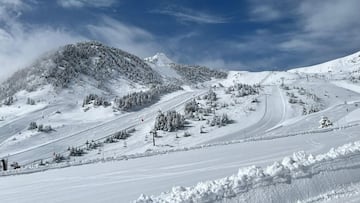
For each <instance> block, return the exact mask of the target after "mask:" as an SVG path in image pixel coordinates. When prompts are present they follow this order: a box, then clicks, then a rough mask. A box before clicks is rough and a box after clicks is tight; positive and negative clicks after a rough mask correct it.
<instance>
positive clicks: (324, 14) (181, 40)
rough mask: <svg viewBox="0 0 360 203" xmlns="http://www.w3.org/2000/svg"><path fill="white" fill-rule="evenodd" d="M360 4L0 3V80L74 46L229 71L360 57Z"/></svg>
mask: <svg viewBox="0 0 360 203" xmlns="http://www.w3.org/2000/svg"><path fill="white" fill-rule="evenodd" d="M359 8H360V1H359V0H325V1H324V0H302V1H294V0H226V1H220V0H218V1H216V0H0V79H1V78H4V77H7V76H8V75H9V74H11V73H13V72H14V71H15V70H17V69H19V68H23V67H26V66H28V65H29V64H31V62H32V61H34V60H35V59H36V58H38V57H39V56H41V55H42V54H44V53H46V52H48V51H51V50H55V49H57V48H58V47H59V46H63V45H65V44H69V43H76V42H80V41H87V40H96V41H100V42H102V43H104V44H106V45H109V46H112V47H116V48H120V49H123V50H125V51H128V52H130V53H133V54H135V55H137V56H139V57H148V56H152V55H154V54H156V53H157V52H163V53H165V54H166V55H167V56H168V57H169V58H171V59H172V60H173V61H175V62H178V63H183V64H199V65H206V66H209V67H213V68H222V69H232V70H250V71H260V70H286V69H289V68H293V67H301V66H308V65H312V64H316V63H320V62H324V61H327V60H331V59H334V58H338V57H342V56H346V55H349V54H352V53H354V52H357V51H360V34H359V33H360V20H358V19H360V12H359V11H358V9H359Z"/></svg>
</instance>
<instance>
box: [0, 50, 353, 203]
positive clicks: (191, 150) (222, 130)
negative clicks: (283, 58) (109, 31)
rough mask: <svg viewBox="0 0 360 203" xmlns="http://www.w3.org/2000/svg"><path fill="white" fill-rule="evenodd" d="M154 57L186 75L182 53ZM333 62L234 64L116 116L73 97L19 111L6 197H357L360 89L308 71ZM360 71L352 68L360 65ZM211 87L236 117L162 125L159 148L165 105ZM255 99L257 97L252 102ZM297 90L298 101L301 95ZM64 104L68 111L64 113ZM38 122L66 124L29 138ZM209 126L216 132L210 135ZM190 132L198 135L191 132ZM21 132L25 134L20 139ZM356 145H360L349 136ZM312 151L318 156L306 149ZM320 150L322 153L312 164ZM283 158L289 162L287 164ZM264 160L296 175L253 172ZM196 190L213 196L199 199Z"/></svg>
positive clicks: (179, 105) (2, 185) (3, 150)
mask: <svg viewBox="0 0 360 203" xmlns="http://www.w3.org/2000/svg"><path fill="white" fill-rule="evenodd" d="M351 57H355V55H354V56H351ZM351 57H350V58H351ZM348 58H349V57H348ZM348 58H346V61H348ZM343 60H345V59H342V60H341V61H343ZM349 60H350V59H349ZM346 61H345V62H339V61H337V62H336V61H335V62H331V65H332V66H334V68H333V69H331V70H332V71H333V73H337V72H336V71H338V72H339V74H340V72H341V71H344V70H345V68H346V67H348V63H347V62H346ZM147 62H148V63H149V64H150V66H151V67H153V68H154V69H156V70H157V71H161V70H164V71H166V72H164V74H163V75H165V76H167V77H171V78H178V75H177V74H175V72H173V71H172V70H170V69H169V63H171V61H170V60H169V59H168V58H167V57H166V56H164V55H162V54H159V55H158V56H157V57H155V58H148V59H147ZM355 62H356V63H357V61H355ZM355 62H354V63H355ZM351 63H353V62H351ZM356 63H355V65H356ZM339 64H342V65H339ZM328 65H329V64H325V65H321V66H319V67H318V69H316V67H315V70H312V69H311V70H312V71H308V69H299V70H293V71H288V72H276V71H268V72H260V73H250V72H242V71H231V72H230V74H229V76H228V78H227V79H218V80H212V81H209V82H207V83H204V84H198V85H196V86H195V85H194V86H192V87H189V86H184V90H182V91H177V92H173V93H170V94H168V95H165V96H163V97H162V98H161V100H160V101H158V102H156V103H155V104H152V105H150V106H148V107H146V108H143V109H140V110H138V111H134V112H115V113H114V112H111V109H106V108H98V109H90V110H89V112H86V113H83V112H81V111H82V109H81V108H79V105H78V104H77V103H75V102H70V103H69V102H66V101H65V99H64V100H63V101H57V102H53V103H49V104H46V105H45V104H43V105H39V106H36V107H33V108H32V109H30V108H28V109H27V110H26V111H25V110H24V112H22V111H21V110H17V111H16V112H17V114H16V115H14V116H12V117H9V119H7V120H5V121H1V122H0V132H1V134H2V135H1V137H0V157H8V159H9V160H10V161H17V162H19V163H20V164H21V165H22V166H23V168H21V169H18V170H11V171H9V172H1V173H0V197H1V201H4V202H79V201H83V202H132V201H136V200H138V202H151V199H153V200H155V201H154V202H186V201H187V200H188V201H190V200H194V199H195V200H194V201H193V202H206V201H207V200H208V202H214V201H215V202H239V201H240V202H241V201H245V202H264V201H270V202H296V201H299V202H327V201H334V202H357V201H358V200H359V197H360V194H359V193H360V189H359V188H360V187H359V184H360V176H359V174H360V173H359V172H358V170H359V167H360V153H359V150H360V148H359V146H360V145H359V143H358V142H357V141H359V140H360V135H359V133H358V132H359V130H360V108H359V106H360V86H359V85H358V84H356V83H352V82H350V81H349V80H348V79H346V78H343V79H341V80H339V79H337V80H329V78H331V77H320V76H318V75H316V74H308V73H314V72H313V71H315V72H316V73H321V74H324V75H326V74H328V70H329V69H328ZM355 65H354V66H355ZM324 67H325V68H324ZM351 68H352V69H351V70H350V69H349V70H350V71H352V70H353V68H354V67H353V66H351ZM335 70H336V71H335ZM236 83H248V84H260V85H261V88H260V91H259V93H258V94H255V95H248V96H241V97H240V96H239V97H237V96H236V95H235V94H228V93H226V90H227V88H229V87H231V85H234V84H236ZM210 88H212V89H213V91H214V92H215V93H216V94H217V96H218V98H217V101H216V102H217V104H216V105H214V106H212V110H211V111H212V112H211V113H209V114H210V115H208V116H205V115H204V117H206V119H211V118H212V116H215V115H221V114H223V113H226V114H228V115H229V116H230V117H231V119H232V121H233V122H232V123H230V124H228V125H226V126H219V127H217V126H209V125H207V124H206V122H207V121H206V119H204V120H201V119H199V120H195V119H194V120H191V119H188V124H187V126H186V127H185V128H184V129H181V130H178V131H176V132H164V131H160V132H159V135H160V136H159V137H158V138H156V146H152V140H151V139H149V138H148V137H147V135H148V133H149V131H150V130H151V129H152V127H153V125H154V121H155V117H156V115H157V112H158V111H159V110H161V111H167V110H176V111H179V112H183V111H184V106H185V103H186V102H188V101H190V100H193V99H197V100H196V101H197V102H199V105H200V104H201V105H205V104H206V103H211V105H212V102H209V101H208V100H206V99H203V98H200V99H198V98H199V96H203V95H205V94H207V92H208V91H209V89H210ZM76 99H79V98H76ZM254 99H257V100H258V102H253V101H254ZM291 99H296V102H290V100H291ZM300 100H301V102H300ZM225 104H226V105H225ZM314 106H316V108H317V109H316V111H314V112H310V113H308V112H306V113H304V109H310V108H312V107H314ZM6 108H8V107H6ZM6 108H4V109H6ZM74 109H75V110H74ZM249 109H253V110H249ZM56 111H61V112H62V114H61V115H55V116H54V112H56ZM44 115H45V119H44ZM322 116H327V117H328V118H329V119H330V120H331V122H332V123H333V125H332V126H330V127H328V128H319V120H320V118H321V117H322ZM71 117H73V118H71ZM86 117H91V118H86ZM67 119H68V121H67V122H65V121H66V120H67ZM34 120H41V121H49V122H50V121H51V122H53V124H54V125H55V124H57V125H59V126H60V127H57V128H56V131H54V132H52V133H50V134H46V135H45V134H32V135H31V136H29V137H26V136H27V135H28V134H29V132H28V131H26V128H27V126H28V125H29V123H30V122H31V121H34ZM82 121H83V122H82ZM61 122H65V123H61ZM60 124H61V125H60ZM202 126H205V127H204V129H205V133H200V132H199V129H202ZM129 128H135V129H136V132H135V133H134V134H133V135H132V136H131V137H130V138H129V139H127V140H126V142H125V141H121V142H118V143H111V144H106V145H104V146H103V147H101V149H99V151H89V152H88V153H87V154H86V155H84V156H83V157H71V158H70V159H69V160H68V161H67V162H63V163H60V164H52V163H49V164H48V165H46V166H38V165H37V164H38V163H39V160H40V159H43V160H52V156H53V153H54V152H56V153H59V152H65V151H66V149H67V148H68V147H69V146H81V145H84V143H85V142H86V141H87V140H92V139H93V140H97V139H100V138H104V137H106V136H108V135H112V134H114V133H116V132H119V131H120V130H124V129H129ZM184 132H189V133H190V134H191V136H189V137H185V136H182V134H184ZM20 133H21V134H20ZM21 136H24V138H23V139H20V138H21ZM14 138H17V139H18V140H17V139H14ZM348 143H353V144H350V145H345V144H348ZM124 145H126V146H124ZM342 145H345V146H342ZM358 148H359V149H358ZM297 152H300V153H297ZM303 152H304V153H303ZM294 153H295V155H293V154H294ZM310 153H311V154H313V155H314V156H307V155H306V156H305V155H304V154H310ZM303 155H304V156H303ZM291 156H293V157H297V158H299V159H302V158H304V157H306V160H305V158H304V160H305V162H302V161H304V160H296V161H294V162H291V161H289V160H291V159H289V158H287V157H291ZM309 157H318V159H316V160H317V161H315V162H312V159H311V158H309ZM324 157H325V158H324ZM297 158H294V160H295V159H297ZM284 160H288V161H289V163H287V164H283V163H284ZM319 160H320V161H319ZM306 161H308V162H306ZM274 162H275V164H274ZM276 162H278V163H281V164H283V165H277V164H276ZM253 165H255V166H257V167H262V168H263V169H266V167H267V166H270V168H272V169H274V168H275V169H279V168H280V169H281V170H280V169H279V170H280V171H282V172H284V171H285V173H280V172H279V173H276V170H275V169H274V170H275V172H274V171H270V172H269V170H270V169H269V170H268V169H266V170H263V171H266V174H272V175H274V174H275V175H274V176H272V175H271V176H270V175H269V176H268V175H264V174H262V173H258V172H259V171H258V170H257V169H259V168H257V167H252V168H253V169H256V170H255V172H254V171H252V170H248V171H247V169H244V167H251V166H253ZM274 166H278V168H277V167H274ZM282 166H284V167H282ZM292 166H293V168H291V167H292ZM32 167H33V168H32ZM286 167H287V168H286ZM289 167H290V168H289ZM239 169H240V171H241V172H240V173H239V172H238V171H239ZM244 171H246V173H245V172H244ZM260 171H261V170H260ZM273 173H274V174H273ZM234 174H235V176H233V175H234ZM239 174H241V175H239ZM282 174H287V175H286V177H284V176H282ZM289 176H291V178H289ZM226 177H227V178H226ZM229 177H236V178H240V181H238V182H236V183H239V184H240V183H244V182H245V183H246V184H245V185H246V187H245V186H244V187H234V188H235V189H236V188H237V189H239V188H242V189H243V190H241V191H236V192H234V191H232V189H233V188H230V187H228V186H229V185H227V184H228V183H229V180H236V178H235V179H233V178H229ZM247 178H248V179H247ZM244 179H245V180H244ZM215 180H217V181H215ZM207 181H208V182H207ZM209 181H210V182H209ZM241 181H243V182H241ZM204 182H205V183H204ZM222 184H223V185H222ZM177 186H178V187H177ZM218 186H219V187H218ZM174 187H175V188H174ZM184 187H189V188H187V189H185V188H184ZM194 188H196V189H194ZM199 188H200V189H199ZM211 188H213V190H212V189H211ZM214 188H215V189H214ZM198 189H199V190H198ZM193 191H195V192H194V193H193ZM226 191H230V192H229V193H228V194H227V193H226ZM164 192H165V193H164ZM186 192H188V193H186ZM141 194H144V195H142V196H141ZM188 194H190V196H187V195H188ZM214 194H222V195H219V196H216V195H215V196H214ZM224 194H226V195H229V196H226V195H224ZM171 195H173V196H171ZM182 195H183V196H182ZM197 195H199V196H201V198H203V199H196V198H197V197H198V196H197ZM151 196H152V197H151ZM179 196H181V198H180V197H179ZM225 196H226V197H228V198H227V199H226V198H225ZM175 197H176V198H175ZM178 197H179V198H178ZM229 197H231V198H229ZM172 198H173V199H172ZM214 198H215V200H214ZM160 200H164V201H160ZM196 200H197V201H196ZM190 202H191V201H190Z"/></svg>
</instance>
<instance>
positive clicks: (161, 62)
mask: <svg viewBox="0 0 360 203" xmlns="http://www.w3.org/2000/svg"><path fill="white" fill-rule="evenodd" d="M144 60H145V61H146V62H149V63H152V64H155V65H157V66H167V65H169V64H171V63H174V62H173V61H172V60H171V59H169V58H168V57H167V56H166V55H165V54H164V53H156V54H155V55H154V56H151V57H147V58H145V59H144Z"/></svg>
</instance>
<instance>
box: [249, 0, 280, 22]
mask: <svg viewBox="0 0 360 203" xmlns="http://www.w3.org/2000/svg"><path fill="white" fill-rule="evenodd" d="M280 17H281V12H280V11H278V10H277V9H275V8H273V7H272V6H270V5H266V4H261V5H258V6H255V7H254V8H253V9H252V10H251V20H252V21H273V20H277V19H279V18H280Z"/></svg>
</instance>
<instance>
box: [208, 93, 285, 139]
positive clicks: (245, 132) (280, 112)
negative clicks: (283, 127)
mask: <svg viewBox="0 0 360 203" xmlns="http://www.w3.org/2000/svg"><path fill="white" fill-rule="evenodd" d="M280 91H281V90H280V89H279V87H278V86H272V88H271V92H270V93H265V94H264V96H263V97H264V99H263V100H264V102H263V103H264V105H265V111H264V115H263V116H262V117H261V119H260V120H259V121H257V122H256V123H254V124H252V125H250V126H249V127H246V128H243V129H239V130H237V131H236V132H232V133H229V134H228V135H225V136H222V137H220V138H216V139H213V140H211V141H209V142H207V143H217V142H225V141H231V140H239V139H245V138H249V137H254V136H260V135H263V134H264V133H265V132H266V131H267V130H268V129H271V128H272V127H274V126H276V125H277V124H278V123H280V122H281V121H283V120H284V117H285V115H286V108H285V107H286V106H285V105H287V104H288V103H287V101H286V100H285V99H284V97H282V95H281V92H280ZM245 122H246V121H245ZM235 125H236V124H235Z"/></svg>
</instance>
